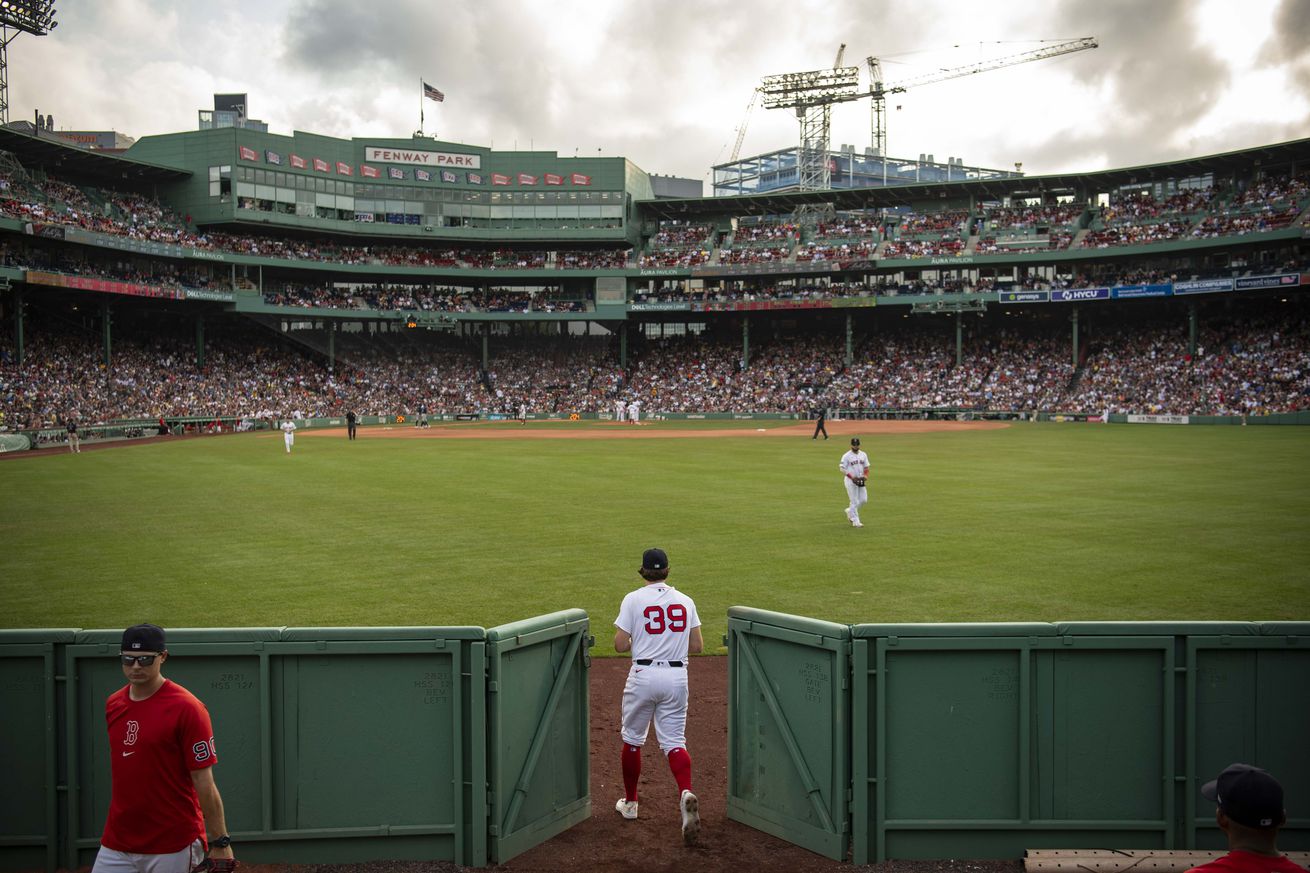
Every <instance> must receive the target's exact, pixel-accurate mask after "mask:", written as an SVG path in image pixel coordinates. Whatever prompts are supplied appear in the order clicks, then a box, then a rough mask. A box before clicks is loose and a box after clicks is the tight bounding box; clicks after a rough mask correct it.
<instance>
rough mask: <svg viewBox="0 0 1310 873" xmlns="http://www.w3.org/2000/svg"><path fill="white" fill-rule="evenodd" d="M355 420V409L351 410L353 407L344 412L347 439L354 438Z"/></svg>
mask: <svg viewBox="0 0 1310 873" xmlns="http://www.w3.org/2000/svg"><path fill="white" fill-rule="evenodd" d="M356 420H357V419H356V416H355V410H353V409H351V410H348V411H347V412H346V438H347V439H352V440H353V439H354V438H355V422H356Z"/></svg>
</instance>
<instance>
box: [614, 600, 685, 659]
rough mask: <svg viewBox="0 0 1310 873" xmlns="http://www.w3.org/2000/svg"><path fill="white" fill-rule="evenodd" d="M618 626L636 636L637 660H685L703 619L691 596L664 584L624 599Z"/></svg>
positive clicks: (634, 641) (633, 650)
mask: <svg viewBox="0 0 1310 873" xmlns="http://www.w3.org/2000/svg"><path fill="white" fill-rule="evenodd" d="M616 624H617V625H618V626H619V627H620V628H622V629H623V630H625V631H627V632H628V633H629V634H630V635H631V636H632V659H633V660H634V661H638V660H648V659H649V660H651V661H685V660H687V651H688V646H689V645H690V634H691V630H692V629H693V628H697V627H700V616H699V615H697V613H696V603H695V602H694V601H693V600H692V599H691V598H690V597H688V596H687V595H686V594H683V593H682V592H681V591H679V590H678V589H676V588H674V587H673V586H672V585H668V584H666V583H662V582H661V583H658V584H652V585H646V586H643V587H642V588H639V589H637V590H636V591H633V592H631V593H630V594H628V596H627V597H625V598H623V606H622V607H621V608H620V609H619V619H618V621H617V622H616Z"/></svg>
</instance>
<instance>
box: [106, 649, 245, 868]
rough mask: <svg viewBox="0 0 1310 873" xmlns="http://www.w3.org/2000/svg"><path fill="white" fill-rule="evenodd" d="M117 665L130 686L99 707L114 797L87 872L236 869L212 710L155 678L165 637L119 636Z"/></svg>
mask: <svg viewBox="0 0 1310 873" xmlns="http://www.w3.org/2000/svg"><path fill="white" fill-rule="evenodd" d="M119 658H120V660H121V661H122V665H123V676H124V677H125V678H126V679H127V682H128V684H127V685H125V686H123V687H122V688H120V689H118V690H117V691H115V692H114V693H113V694H111V695H109V699H108V700H107V701H105V721H106V722H107V723H108V725H109V756H110V774H111V777H112V778H111V794H110V799H109V817H108V818H107V819H106V821H105V832H104V835H103V836H101V838H100V851H99V852H98V853H97V854H96V862H95V866H94V867H92V868H91V873H193V871H200V870H217V871H224V870H233V869H235V868H236V867H237V861H236V860H235V859H234V858H233V857H232V840H231V838H230V837H228V835H227V823H226V821H225V819H224V816H223V799H222V797H220V796H219V793H218V786H217V785H215V784H214V771H213V766H214V764H215V762H217V761H218V754H217V752H215V750H214V728H213V726H212V725H211V723H210V720H209V711H208V710H207V709H205V705H204V704H203V703H201V702H200V701H199V700H197V699H196V698H195V696H194V695H192V694H191V692H189V691H187V690H186V689H185V688H183V687H182V686H181V685H178V684H177V683H176V682H173V681H170V680H168V679H165V678H164V676H163V674H162V673H161V668H162V667H163V665H164V661H166V660H168V650H167V649H166V648H165V646H164V629H163V628H161V627H157V626H155V625H153V624H139V625H135V626H133V627H130V628H128V629H127V630H125V631H123V644H122V647H121V651H120V652H119ZM206 833H209V834H212V835H213V836H209V837H206V836H205V834H206ZM206 855H208V857H206Z"/></svg>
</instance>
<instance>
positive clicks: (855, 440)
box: [851, 437, 860, 446]
mask: <svg viewBox="0 0 1310 873" xmlns="http://www.w3.org/2000/svg"><path fill="white" fill-rule="evenodd" d="M859 444H860V438H859V437H851V445H853V446H858V445H859Z"/></svg>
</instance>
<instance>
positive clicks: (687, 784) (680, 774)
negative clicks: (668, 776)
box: [669, 749, 691, 794]
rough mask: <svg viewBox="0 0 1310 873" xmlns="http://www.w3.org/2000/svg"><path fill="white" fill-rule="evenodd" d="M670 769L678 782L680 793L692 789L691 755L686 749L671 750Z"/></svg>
mask: <svg viewBox="0 0 1310 873" xmlns="http://www.w3.org/2000/svg"><path fill="white" fill-rule="evenodd" d="M669 769H670V770H672V771H673V778H674V779H675V780H676V781H677V783H678V793H679V794H681V793H682V792H683V791H690V790H691V755H688V754H687V750H686V749H674V750H673V751H672V752H669Z"/></svg>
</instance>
